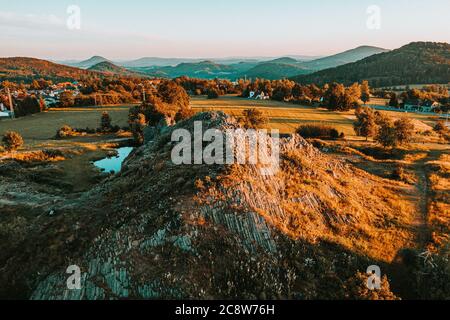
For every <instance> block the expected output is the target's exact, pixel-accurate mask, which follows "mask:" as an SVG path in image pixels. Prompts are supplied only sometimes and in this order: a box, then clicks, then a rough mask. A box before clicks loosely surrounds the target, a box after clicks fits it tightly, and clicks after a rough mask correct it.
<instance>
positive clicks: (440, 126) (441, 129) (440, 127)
mask: <svg viewBox="0 0 450 320" xmlns="http://www.w3.org/2000/svg"><path fill="white" fill-rule="evenodd" d="M433 130H434V131H435V132H436V133H438V134H444V133H446V132H448V131H449V130H448V128H447V126H446V125H445V122H444V121H442V120H439V121H438V122H437V123H436V125H435V126H434V128H433Z"/></svg>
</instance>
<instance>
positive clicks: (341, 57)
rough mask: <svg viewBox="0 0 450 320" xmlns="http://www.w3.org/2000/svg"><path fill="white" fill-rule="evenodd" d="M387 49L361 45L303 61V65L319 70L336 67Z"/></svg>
mask: <svg viewBox="0 0 450 320" xmlns="http://www.w3.org/2000/svg"><path fill="white" fill-rule="evenodd" d="M387 51H389V50H386V49H382V48H378V47H371V46H361V47H358V48H355V49H351V50H347V51H345V52H341V53H338V54H336V55H333V56H329V57H325V58H321V59H316V60H313V61H309V62H305V63H303V65H304V67H305V68H306V69H310V70H314V71H319V70H323V69H329V68H335V67H338V66H341V65H344V64H347V63H352V62H356V61H358V60H362V59H364V58H367V57H370V56H373V55H374V54H378V53H383V52H387Z"/></svg>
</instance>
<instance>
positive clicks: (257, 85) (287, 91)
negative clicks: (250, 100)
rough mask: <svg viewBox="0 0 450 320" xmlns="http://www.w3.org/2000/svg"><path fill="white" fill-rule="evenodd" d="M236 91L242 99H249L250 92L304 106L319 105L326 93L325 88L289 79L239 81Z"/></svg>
mask: <svg viewBox="0 0 450 320" xmlns="http://www.w3.org/2000/svg"><path fill="white" fill-rule="evenodd" d="M236 91H237V92H239V93H240V94H241V96H242V97H249V96H250V92H255V93H256V95H258V94H260V93H264V94H265V95H266V96H268V97H269V98H271V99H273V100H276V101H285V102H294V103H302V104H312V103H313V102H316V103H319V102H320V101H321V99H322V97H323V93H324V89H323V88H319V87H317V86H316V85H314V84H312V85H308V86H302V85H300V84H298V83H296V82H294V81H291V80H287V79H283V80H272V81H271V80H264V79H256V80H254V81H245V80H239V81H238V84H237V85H236Z"/></svg>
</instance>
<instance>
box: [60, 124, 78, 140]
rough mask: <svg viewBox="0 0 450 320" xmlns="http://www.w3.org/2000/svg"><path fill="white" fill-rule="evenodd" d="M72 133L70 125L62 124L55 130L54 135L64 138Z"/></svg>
mask: <svg viewBox="0 0 450 320" xmlns="http://www.w3.org/2000/svg"><path fill="white" fill-rule="evenodd" d="M73 134H74V130H73V129H72V127H70V126H68V125H64V126H62V127H61V128H60V129H59V130H58V131H57V132H56V137H57V138H66V137H70V136H72V135H73Z"/></svg>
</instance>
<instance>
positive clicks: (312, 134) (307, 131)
mask: <svg viewBox="0 0 450 320" xmlns="http://www.w3.org/2000/svg"><path fill="white" fill-rule="evenodd" d="M297 134H299V135H301V136H302V137H303V138H305V139H309V138H317V139H339V137H341V136H342V135H341V134H340V133H339V131H338V130H336V129H335V128H333V127H330V126H325V125H312V124H308V125H303V126H301V127H300V128H298V129H297Z"/></svg>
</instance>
